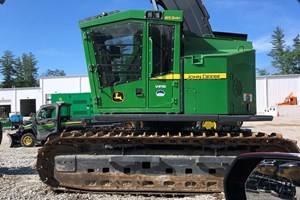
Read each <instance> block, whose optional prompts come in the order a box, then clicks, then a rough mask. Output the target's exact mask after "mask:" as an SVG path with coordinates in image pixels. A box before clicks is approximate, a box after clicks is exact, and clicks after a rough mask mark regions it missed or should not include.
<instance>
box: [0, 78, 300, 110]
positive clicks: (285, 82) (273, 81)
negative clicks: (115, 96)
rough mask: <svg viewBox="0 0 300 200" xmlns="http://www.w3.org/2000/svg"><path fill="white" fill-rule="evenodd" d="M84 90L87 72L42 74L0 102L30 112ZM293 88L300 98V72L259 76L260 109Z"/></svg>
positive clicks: (0, 96)
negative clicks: (32, 85)
mask: <svg viewBox="0 0 300 200" xmlns="http://www.w3.org/2000/svg"><path fill="white" fill-rule="evenodd" d="M81 92H90V85H89V79H88V76H64V77H42V78H41V79H40V87H37V88H5V89H0V106H4V107H7V108H9V111H10V112H11V113H18V114H22V113H23V114H26V115H27V114H28V112H29V111H32V112H35V111H37V110H38V109H39V107H40V106H41V105H43V104H46V103H50V101H51V99H50V97H51V94H55V93H81ZM291 92H293V93H294V95H295V96H297V97H299V98H300V96H299V95H300V75H284V76H279V75H278V76H261V77H257V78H256V98H257V113H263V112H264V111H265V109H266V108H268V107H270V106H274V105H276V103H279V102H282V101H284V99H285V97H286V96H287V95H288V94H289V93H291Z"/></svg>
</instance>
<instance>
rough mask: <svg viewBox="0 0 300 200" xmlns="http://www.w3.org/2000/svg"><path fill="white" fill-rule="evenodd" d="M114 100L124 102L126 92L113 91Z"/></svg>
mask: <svg viewBox="0 0 300 200" xmlns="http://www.w3.org/2000/svg"><path fill="white" fill-rule="evenodd" d="M112 100H113V102H117V103H120V102H123V101H124V93H123V92H113V94H112Z"/></svg>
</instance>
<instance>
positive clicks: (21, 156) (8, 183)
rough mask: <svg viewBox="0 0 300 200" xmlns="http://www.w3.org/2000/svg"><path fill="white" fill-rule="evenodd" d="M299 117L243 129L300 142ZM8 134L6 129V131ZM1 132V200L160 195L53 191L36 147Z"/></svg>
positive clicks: (138, 199)
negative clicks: (14, 144)
mask: <svg viewBox="0 0 300 200" xmlns="http://www.w3.org/2000/svg"><path fill="white" fill-rule="evenodd" d="M299 120H300V117H298V118H295V117H293V118H291V117H276V118H275V119H274V120H273V121H272V122H247V123H244V126H243V127H244V128H250V129H252V130H253V131H255V132H257V131H261V132H266V133H272V132H276V133H282V134H283V136H284V137H285V138H289V139H294V140H297V141H298V143H299V141H300V134H299V133H298V130H299V128H300V123H299ZM6 133H7V132H6ZM6 133H4V136H3V141H2V145H0V154H1V155H0V199H33V198H34V199H47V200H51V199H55V200H56V199H72V200H74V199H111V200H114V199H130V200H132V199H133V200H150V199H165V198H163V197H153V196H150V197H144V196H130V195H106V194H95V193H84V194H82V193H56V192H53V191H51V190H50V189H49V187H47V186H46V185H45V184H43V183H42V182H41V181H40V180H39V177H38V175H37V172H36V169H35V163H36V155H37V150H38V148H39V147H33V148H24V147H19V148H9V140H8V137H7V136H6ZM168 199H178V200H189V199H191V200H192V199H193V200H194V199H198V200H221V199H224V195H223V194H202V195H197V196H195V197H184V198H177V197H174V198H168Z"/></svg>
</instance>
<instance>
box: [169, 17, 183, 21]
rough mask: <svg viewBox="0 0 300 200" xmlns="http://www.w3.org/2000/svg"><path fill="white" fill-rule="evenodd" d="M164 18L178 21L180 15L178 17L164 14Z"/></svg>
mask: <svg viewBox="0 0 300 200" xmlns="http://www.w3.org/2000/svg"><path fill="white" fill-rule="evenodd" d="M165 20H172V21H173V20H174V21H180V20H181V17H179V16H165Z"/></svg>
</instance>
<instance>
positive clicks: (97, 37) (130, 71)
mask: <svg viewBox="0 0 300 200" xmlns="http://www.w3.org/2000/svg"><path fill="white" fill-rule="evenodd" d="M142 33H143V24H140V23H126V24H119V25H114V26H110V27H102V28H99V27H98V28H95V29H94V30H93V31H92V32H91V39H92V41H93V45H94V51H95V56H96V62H97V70H98V75H99V80H100V84H101V87H102V88H104V87H110V86H114V85H119V84H124V83H128V82H132V81H136V80H140V79H141V64H142V42H143V41H142V39H143V34H142Z"/></svg>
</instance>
